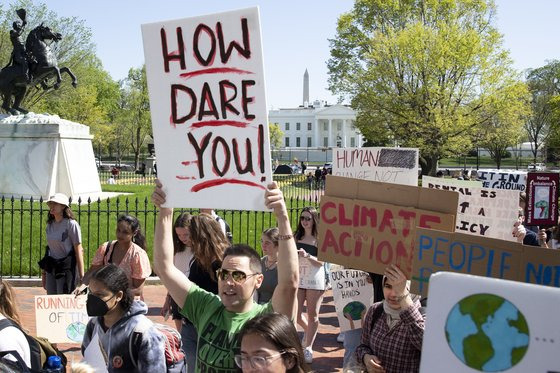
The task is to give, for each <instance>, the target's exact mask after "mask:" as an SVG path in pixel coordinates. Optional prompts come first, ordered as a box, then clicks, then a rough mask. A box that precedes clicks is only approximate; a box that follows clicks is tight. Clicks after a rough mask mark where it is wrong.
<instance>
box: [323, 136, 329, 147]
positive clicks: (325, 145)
mask: <svg viewBox="0 0 560 373" xmlns="http://www.w3.org/2000/svg"><path fill="white" fill-rule="evenodd" d="M323 146H324V147H327V146H329V138H328V137H323Z"/></svg>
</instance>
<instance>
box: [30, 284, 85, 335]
mask: <svg viewBox="0 0 560 373" xmlns="http://www.w3.org/2000/svg"><path fill="white" fill-rule="evenodd" d="M35 321H36V325H37V336H39V337H45V338H48V339H49V341H50V342H53V343H81V342H82V339H83V337H84V332H85V330H86V325H87V323H88V321H89V316H88V314H87V311H86V296H85V295H80V296H78V297H76V296H74V295H71V294H65V295H36V296H35Z"/></svg>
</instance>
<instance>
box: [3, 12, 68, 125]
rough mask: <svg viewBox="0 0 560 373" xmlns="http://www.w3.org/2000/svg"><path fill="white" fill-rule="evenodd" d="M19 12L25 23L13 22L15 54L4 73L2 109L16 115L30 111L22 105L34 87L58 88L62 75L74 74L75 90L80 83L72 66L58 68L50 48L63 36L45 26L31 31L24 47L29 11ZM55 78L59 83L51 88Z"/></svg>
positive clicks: (13, 52)
mask: <svg viewBox="0 0 560 373" xmlns="http://www.w3.org/2000/svg"><path fill="white" fill-rule="evenodd" d="M16 13H17V15H18V17H19V18H20V19H21V23H20V22H17V21H16V22H14V23H13V29H12V30H10V41H11V42H12V45H13V50H12V55H11V57H10V61H9V62H8V64H7V65H6V66H5V67H4V68H3V69H2V70H0V95H2V99H3V103H2V109H3V110H4V111H6V112H7V113H10V114H12V115H18V114H27V110H25V109H24V108H22V107H21V106H20V105H21V102H22V101H23V98H24V97H25V94H26V92H27V89H28V88H30V87H36V86H39V85H40V86H41V87H42V88H43V89H44V90H47V89H51V88H54V89H58V88H59V87H60V83H61V81H62V78H61V76H60V74H61V73H67V74H68V75H70V77H71V78H72V85H73V86H74V87H76V86H77V84H78V80H77V79H76V76H75V75H74V74H73V73H72V71H71V70H70V69H69V68H68V67H61V68H60V69H59V68H58V63H57V60H56V55H55V54H54V52H53V51H52V50H51V48H50V44H51V43H53V42H55V43H56V42H58V41H59V40H61V39H62V35H61V34H60V33H57V32H53V31H51V29H50V28H48V27H47V26H44V25H43V24H42V23H41V24H40V25H39V26H37V27H35V28H34V29H33V30H31V31H30V32H29V35H27V39H26V41H25V45H24V43H23V32H24V29H25V26H26V25H27V20H26V12H25V9H18V10H17V11H16ZM53 77H54V78H56V82H55V83H54V84H53V85H52V86H49V85H48V82H49V79H50V78H53Z"/></svg>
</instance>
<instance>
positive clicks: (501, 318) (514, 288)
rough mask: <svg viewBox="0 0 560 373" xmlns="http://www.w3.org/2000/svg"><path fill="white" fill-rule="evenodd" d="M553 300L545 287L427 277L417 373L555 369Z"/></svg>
mask: <svg viewBox="0 0 560 373" xmlns="http://www.w3.org/2000/svg"><path fill="white" fill-rule="evenodd" d="M559 299H560V289H553V288H550V287H545V286H537V285H531V284H522V283H519V282H512V281H506V280H497V279H490V278H485V277H478V276H469V275H463V274H458V273H448V272H440V273H437V274H435V275H433V276H432V278H431V280H430V297H429V304H430V306H429V307H427V313H426V326H425V330H424V339H423V343H422V360H421V362H420V372H421V373H432V372H508V373H510V372H511V373H527V372H549V373H555V372H560V359H559V358H558V341H559V340H560V329H559V328H557V327H555V326H556V325H557V323H556V321H555V320H556V319H557V318H558V306H559V303H558V300H559ZM536 305H538V306H536Z"/></svg>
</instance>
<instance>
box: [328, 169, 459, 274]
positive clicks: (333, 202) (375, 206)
mask: <svg viewBox="0 0 560 373" xmlns="http://www.w3.org/2000/svg"><path fill="white" fill-rule="evenodd" d="M457 201H458V194H457V193H455V192H448V191H441V190H432V189H422V188H419V187H412V186H406V185H397V184H387V183H379V182H373V181H365V180H355V179H347V178H343V177H337V176H328V177H327V185H326V190H325V195H324V196H323V197H322V198H321V214H320V216H321V223H320V224H319V239H318V241H319V246H320V247H319V254H318V257H319V259H320V260H325V261H328V262H331V263H337V264H341V265H343V266H345V267H348V268H355V269H361V270H364V271H368V272H375V273H381V274H382V273H384V271H385V268H386V267H387V266H388V265H390V264H397V265H398V266H399V267H400V268H401V269H402V270H403V272H404V273H405V274H406V275H407V277H408V278H410V275H411V273H412V260H413V252H414V247H415V244H414V240H415V237H416V227H417V226H422V227H430V228H437V229H441V230H447V231H453V230H454V229H455V214H456V213H457ZM430 207H432V208H430Z"/></svg>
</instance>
